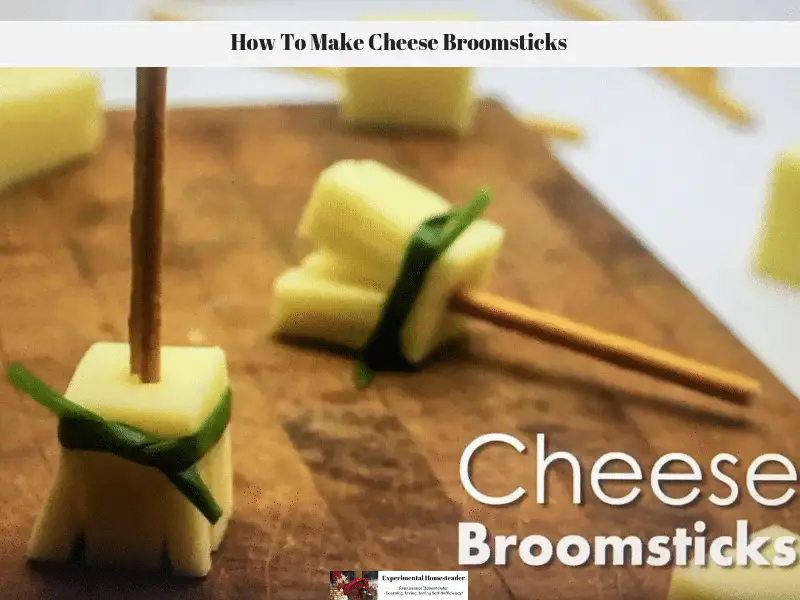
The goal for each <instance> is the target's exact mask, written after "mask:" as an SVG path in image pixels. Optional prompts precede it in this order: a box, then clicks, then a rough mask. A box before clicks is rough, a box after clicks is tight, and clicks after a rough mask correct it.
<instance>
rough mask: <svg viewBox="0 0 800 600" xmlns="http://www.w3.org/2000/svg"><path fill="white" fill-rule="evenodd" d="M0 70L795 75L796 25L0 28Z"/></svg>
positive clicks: (58, 24) (799, 31) (31, 24)
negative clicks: (666, 69)
mask: <svg viewBox="0 0 800 600" xmlns="http://www.w3.org/2000/svg"><path fill="white" fill-rule="evenodd" d="M0 66H18V67H22V66H28V67H37V66H40V67H44V66H47V67H135V66H165V67H381V66H383V67H423V66H427V67H459V66H472V67H657V66H671V67H702V66H706V67H797V66H800V21H781V22H778V21H748V22H731V21H726V22H710V21H694V22H692V21H682V22H650V21H617V22H577V21H482V22H480V21H479V22H476V21H469V22H447V21H436V22H434V21H391V22H365V21H357V22H353V21H318V22H313V21H310V22H309V21H306V22H296V21H264V22H253V21H250V22H236V21H201V22H174V21H164V22H150V21H2V22H0Z"/></svg>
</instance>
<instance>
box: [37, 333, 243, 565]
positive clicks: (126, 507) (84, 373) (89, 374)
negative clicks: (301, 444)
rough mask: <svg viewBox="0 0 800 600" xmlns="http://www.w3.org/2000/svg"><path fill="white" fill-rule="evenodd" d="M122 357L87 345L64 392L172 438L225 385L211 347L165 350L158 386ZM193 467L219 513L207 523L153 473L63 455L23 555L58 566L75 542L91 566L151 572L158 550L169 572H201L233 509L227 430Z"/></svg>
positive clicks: (209, 406)
mask: <svg viewBox="0 0 800 600" xmlns="http://www.w3.org/2000/svg"><path fill="white" fill-rule="evenodd" d="M128 352H129V351H128V345H127V344H112V343H98V344H94V345H93V346H92V347H91V348H90V349H89V350H88V351H87V352H86V354H85V355H84V357H83V358H82V359H81V362H80V364H79V365H78V368H77V369H76V370H75V374H74V375H73V377H72V381H71V382H70V384H69V387H68V388H67V391H66V393H65V394H64V395H65V396H66V397H67V398H68V399H69V400H72V401H73V402H75V403H76V404H79V405H81V406H84V407H85V408H88V409H89V410H91V411H93V412H95V413H97V414H99V415H100V416H101V417H103V418H105V419H107V420H109V421H118V422H122V423H125V424H127V425H130V426H132V427H137V428H139V429H142V430H144V431H146V432H148V433H150V434H153V435H156V436H159V437H178V436H183V435H188V434H191V433H194V432H195V431H197V429H198V428H199V427H200V426H201V425H202V423H203V421H204V420H205V419H206V418H207V417H208V415H209V414H210V413H211V411H212V410H213V409H214V408H215V407H216V405H217V404H218V403H219V401H220V399H221V398H222V395H223V393H224V391H225V390H226V389H227V387H228V372H227V366H226V361H225V354H224V353H223V351H222V350H220V349H219V348H180V347H165V348H163V349H162V356H161V359H162V381H161V382H159V383H154V384H141V383H138V379H136V378H135V377H133V376H131V375H130V374H129V363H128V360H129V353H128ZM197 470H198V473H199V474H200V477H201V478H202V479H203V481H204V482H205V484H206V486H207V487H208V488H209V490H210V492H211V494H212V495H213V496H214V499H215V500H216V502H217V504H219V506H220V508H222V511H223V514H222V517H221V518H220V520H219V521H218V522H217V523H216V524H215V525H211V524H210V523H209V522H208V521H207V520H206V519H205V518H204V517H203V515H202V514H201V513H200V512H199V511H198V510H197V509H196V508H195V507H194V506H193V505H192V504H190V503H189V501H188V500H186V498H185V497H184V496H182V495H181V494H180V493H179V492H178V491H177V489H175V487H174V486H173V485H172V484H171V483H170V482H169V481H168V480H167V479H166V477H165V476H164V475H163V474H162V473H160V472H159V471H157V470H156V469H153V468H150V467H145V466H142V465H138V464H135V463H132V462H130V461H126V460H124V459H122V458H119V457H117V456H114V455H111V454H107V453H98V452H86V451H76V450H63V451H62V453H61V459H60V464H59V468H58V473H57V475H56V479H55V483H54V485H53V487H52V489H51V491H50V495H49V497H48V499H47V502H46V504H45V506H44V509H43V510H42V512H41V514H40V515H39V518H38V520H37V522H36V525H35V527H34V531H33V534H32V536H31V538H30V541H29V543H28V555H29V557H30V558H32V559H35V560H45V561H64V560H66V559H67V558H68V557H69V555H70V552H71V550H72V548H73V547H74V545H75V542H76V540H77V539H78V538H79V537H80V536H83V538H84V542H85V557H86V562H87V564H88V565H89V566H123V567H134V568H143V569H154V570H157V569H159V568H160V567H161V564H162V558H163V555H164V551H166V553H167V555H168V557H169V560H170V564H171V566H172V568H173V570H174V571H175V572H176V573H179V574H183V575H189V576H203V575H206V574H207V573H208V572H209V570H210V569H211V552H212V551H213V550H215V549H216V548H217V547H218V546H219V543H220V541H221V540H222V537H223V535H224V533H225V529H226V527H227V524H228V520H229V518H230V515H231V511H232V507H233V473H232V464H231V441H230V430H229V429H228V430H226V431H225V433H224V434H223V436H222V438H221V439H220V440H219V441H218V442H217V444H216V445H215V446H214V447H213V448H212V449H211V450H210V451H209V452H208V454H206V455H205V456H204V457H203V458H202V459H201V460H200V462H199V463H198V464H197Z"/></svg>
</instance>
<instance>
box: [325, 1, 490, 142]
mask: <svg viewBox="0 0 800 600" xmlns="http://www.w3.org/2000/svg"><path fill="white" fill-rule="evenodd" d="M364 20H367V21H473V20H475V17H474V15H470V14H443V15H438V16H436V15H413V14H409V15H380V14H374V15H370V16H368V17H366V18H365V19H364ZM340 77H341V81H342V83H343V96H342V99H341V116H342V119H343V120H344V121H345V122H346V123H348V124H350V125H352V126H356V127H367V128H408V129H419V130H425V131H435V132H450V133H455V134H464V133H467V132H468V131H469V130H470V128H471V127H472V123H473V120H474V117H475V112H476V106H475V92H474V90H473V85H474V69H472V68H470V67H439V68H436V67H406V68H387V67H354V68H346V69H343V70H342V72H341V73H340Z"/></svg>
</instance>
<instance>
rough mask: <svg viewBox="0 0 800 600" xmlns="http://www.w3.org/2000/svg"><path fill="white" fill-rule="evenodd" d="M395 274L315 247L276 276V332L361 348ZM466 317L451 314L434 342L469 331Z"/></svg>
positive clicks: (377, 315) (274, 323)
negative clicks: (292, 265) (355, 262)
mask: <svg viewBox="0 0 800 600" xmlns="http://www.w3.org/2000/svg"><path fill="white" fill-rule="evenodd" d="M353 266H355V267H356V268H353ZM370 273H373V274H375V275H371V274H370ZM391 275H392V273H391V272H390V271H386V270H380V269H375V270H370V269H368V268H367V269H364V268H363V265H361V266H359V265H355V264H354V263H352V262H349V261H342V260H341V259H339V258H338V257H336V256H335V255H334V254H332V253H330V252H328V251H320V252H314V253H312V254H310V255H309V256H308V257H306V259H305V260H304V261H303V264H302V265H301V266H300V267H299V268H296V269H289V270H288V271H286V272H285V273H283V274H282V275H281V276H280V277H279V278H278V279H277V280H276V281H275V285H274V292H275V299H274V301H273V306H272V323H271V326H272V331H273V332H274V333H277V334H280V335H284V336H288V337H298V338H305V339H314V340H322V341H325V342H327V343H329V344H333V345H336V346H344V347H346V348H350V349H353V350H358V349H359V348H362V347H363V346H364V344H366V342H367V340H368V339H369V336H370V334H371V333H372V331H373V330H374V329H375V326H376V325H377V322H378V318H379V317H380V314H381V309H382V307H383V301H384V298H385V295H386V291H387V290H388V289H389V287H390V286H391V284H392V281H391ZM465 321H466V319H464V318H462V317H459V316H457V315H447V316H446V317H445V319H444V321H443V323H442V326H441V328H440V330H439V331H438V332H437V333H438V335H437V337H436V338H435V339H434V340H433V342H432V344H433V346H434V347H436V346H439V345H441V344H444V343H446V342H448V341H451V340H453V339H454V338H456V337H457V336H458V335H459V334H461V333H463V331H464V328H463V325H464V323H465Z"/></svg>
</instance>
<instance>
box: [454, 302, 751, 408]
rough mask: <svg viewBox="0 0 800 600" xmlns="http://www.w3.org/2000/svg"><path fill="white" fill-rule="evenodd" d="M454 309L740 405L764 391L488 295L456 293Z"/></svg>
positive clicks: (731, 375) (738, 377)
mask: <svg viewBox="0 0 800 600" xmlns="http://www.w3.org/2000/svg"><path fill="white" fill-rule="evenodd" d="M450 309H451V310H453V311H454V312H457V313H460V314H463V315H468V316H471V317H474V318H477V319H481V320H483V321H486V322H488V323H492V324H494V325H497V326H498V327H502V328H505V329H509V330H512V331H516V332H518V333H522V334H524V335H526V336H529V337H533V338H537V339H540V340H543V341H545V342H549V343H551V344H555V345H557V346H561V347H564V348H568V349H570V350H574V351H577V352H581V353H583V354H587V355H589V356H592V357H594V358H598V359H600V360H603V361H605V362H608V363H611V364H614V365H617V366H619V367H622V368H625V369H628V370H631V371H637V372H640V373H644V374H646V375H650V376H653V377H656V378H658V379H662V380H665V381H670V382H672V383H676V384H679V385H682V386H684V387H686V388H689V389H693V390H696V391H699V392H703V393H707V394H710V395H712V396H716V397H718V398H720V399H723V400H727V401H730V402H733V403H735V404H747V403H749V401H750V400H751V399H752V397H753V396H755V395H757V394H758V393H759V392H760V389H761V386H760V385H759V383H758V382H757V381H756V380H754V379H751V378H749V377H746V376H744V375H740V374H738V373H732V372H729V371H724V370H722V369H719V368H717V367H714V366H711V365H705V364H702V363H699V362H696V361H694V360H691V359H688V358H685V357H682V356H678V355H676V354H672V353H670V352H667V351H665V350H661V349H659V348H654V347H651V346H647V345H646V344H642V343H640V342H636V341H634V340H630V339H628V338H625V337H622V336H618V335H614V334H610V333H605V332H602V331H598V330H596V329H593V328H591V327H588V326H586V325H582V324H580V323H576V322H574V321H570V320H569V319H566V318H564V317H560V316H558V315H553V314H549V313H546V312H543V311H539V310H536V309H534V308H531V307H528V306H524V305H522V304H518V303H516V302H511V301H510V300H506V299H504V298H499V297H497V296H494V295H492V294H488V293H485V292H476V291H469V292H460V293H457V294H456V295H455V296H453V298H452V299H451V301H450Z"/></svg>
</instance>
